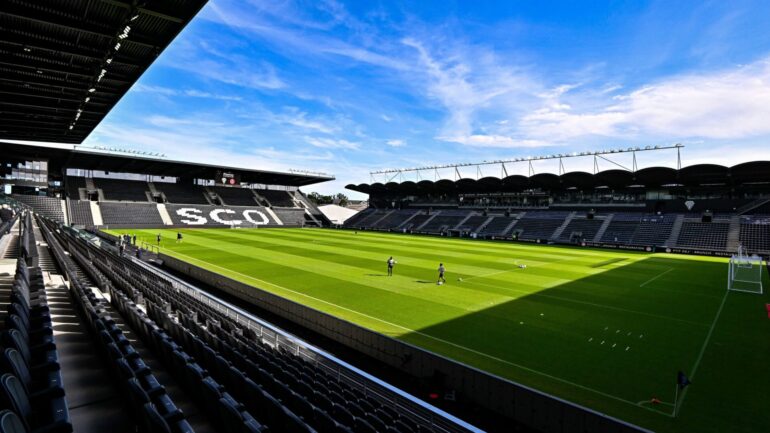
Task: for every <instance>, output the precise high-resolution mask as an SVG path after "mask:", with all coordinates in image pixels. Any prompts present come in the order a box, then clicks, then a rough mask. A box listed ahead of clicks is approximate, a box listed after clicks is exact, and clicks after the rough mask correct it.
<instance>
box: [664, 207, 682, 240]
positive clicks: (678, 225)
mask: <svg viewBox="0 0 770 433" xmlns="http://www.w3.org/2000/svg"><path fill="white" fill-rule="evenodd" d="M682 224H684V215H677V216H676V220H675V221H674V225H673V226H672V227H671V234H670V235H669V237H668V240H667V241H666V246H667V247H673V246H674V245H676V240H677V239H679V233H681V231H682Z"/></svg>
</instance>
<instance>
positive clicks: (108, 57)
mask: <svg viewBox="0 0 770 433" xmlns="http://www.w3.org/2000/svg"><path fill="white" fill-rule="evenodd" d="M206 2H207V0H154V1H152V2H147V1H145V0H139V1H136V0H133V1H131V0H90V1H84V0H3V1H2V2H0V5H1V6H0V139H8V140H30V141H49V142H60V143H82V142H83V140H84V139H85V138H86V137H87V136H88V135H89V134H90V133H91V131H93V129H94V128H95V127H96V125H98V124H99V122H100V121H101V120H102V119H103V118H104V116H106V115H107V113H108V112H109V111H110V110H111V109H112V107H114V106H115V104H116V103H117V102H118V101H119V100H120V98H121V97H122V96H123V95H124V94H125V93H126V92H127V91H128V89H129V88H130V87H131V86H132V85H133V84H134V82H136V80H137V79H138V78H139V77H140V76H141V75H142V73H143V72H144V71H145V70H146V69H147V68H148V67H149V66H150V64H152V62H153V61H154V60H155V58H156V57H158V55H159V54H160V53H161V52H162V51H163V50H164V49H165V48H166V47H167V46H168V45H169V44H170V43H171V41H172V40H173V39H174V37H176V35H177V34H178V33H179V32H180V31H181V30H182V29H183V28H184V27H185V26H186V25H187V23H189V22H190V20H191V19H192V18H193V17H194V16H195V15H196V14H197V13H198V11H199V10H200V9H201V8H202V7H203V5H205V4H206Z"/></svg>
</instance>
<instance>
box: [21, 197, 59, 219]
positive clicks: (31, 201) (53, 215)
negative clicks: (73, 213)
mask: <svg viewBox="0 0 770 433" xmlns="http://www.w3.org/2000/svg"><path fill="white" fill-rule="evenodd" d="M12 197H13V199H14V200H16V201H19V202H21V203H24V204H26V205H27V206H29V207H31V208H32V209H34V210H35V212H37V213H39V214H40V215H43V216H45V217H46V218H50V219H52V220H54V221H59V222H62V221H64V211H63V210H62V204H61V199H59V198H57V197H48V196H42V195H23V194H13V195H12Z"/></svg>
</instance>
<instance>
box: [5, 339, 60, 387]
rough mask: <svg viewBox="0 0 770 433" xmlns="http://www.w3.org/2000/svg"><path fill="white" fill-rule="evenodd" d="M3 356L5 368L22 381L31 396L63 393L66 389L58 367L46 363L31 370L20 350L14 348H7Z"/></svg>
mask: <svg viewBox="0 0 770 433" xmlns="http://www.w3.org/2000/svg"><path fill="white" fill-rule="evenodd" d="M1 356H2V365H3V370H4V371H7V372H9V373H12V374H13V375H14V376H16V377H17V378H18V379H19V380H20V381H21V383H22V385H23V386H24V390H25V391H26V392H27V394H28V395H29V396H30V398H36V397H38V396H42V395H49V396H53V395H54V394H57V395H63V393H64V389H63V387H62V382H61V375H60V374H59V371H58V368H53V367H54V366H51V365H48V364H45V365H43V366H42V368H38V369H35V370H34V371H33V372H31V371H30V370H29V368H28V367H27V363H26V362H25V361H24V358H22V356H21V354H20V353H19V351H17V350H16V349H12V348H8V349H5V350H4V351H3V352H2V354H1ZM33 374H34V376H33Z"/></svg>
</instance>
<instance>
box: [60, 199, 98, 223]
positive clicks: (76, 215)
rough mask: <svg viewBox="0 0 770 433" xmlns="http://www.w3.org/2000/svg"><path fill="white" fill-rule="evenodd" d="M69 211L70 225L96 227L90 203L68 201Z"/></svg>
mask: <svg viewBox="0 0 770 433" xmlns="http://www.w3.org/2000/svg"><path fill="white" fill-rule="evenodd" d="M67 211H68V214H69V221H70V224H72V225H76V226H83V227H93V226H94V218H93V215H92V214H91V202H90V201H81V200H67Z"/></svg>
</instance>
